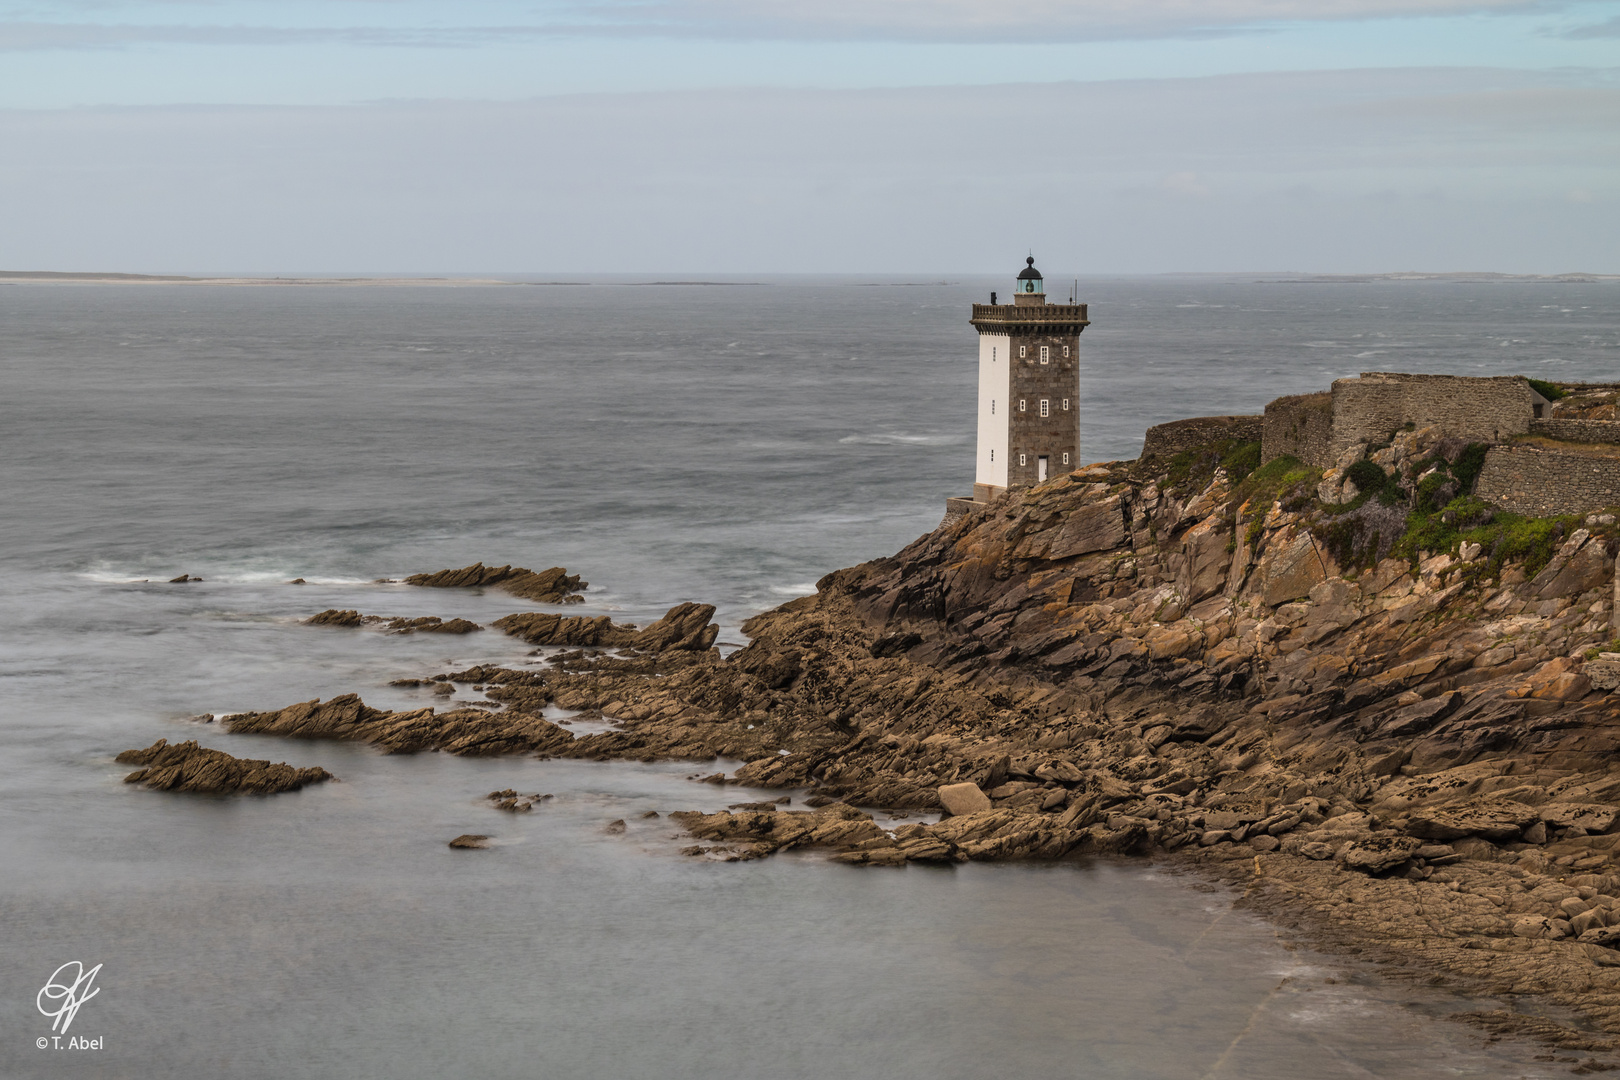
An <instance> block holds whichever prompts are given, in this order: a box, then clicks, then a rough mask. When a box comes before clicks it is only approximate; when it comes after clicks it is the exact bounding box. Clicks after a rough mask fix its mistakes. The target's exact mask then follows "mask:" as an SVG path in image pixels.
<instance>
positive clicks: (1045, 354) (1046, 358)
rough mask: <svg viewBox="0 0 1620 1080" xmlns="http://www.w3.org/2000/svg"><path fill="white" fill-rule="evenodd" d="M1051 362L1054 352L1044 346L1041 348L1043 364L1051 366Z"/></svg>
mask: <svg viewBox="0 0 1620 1080" xmlns="http://www.w3.org/2000/svg"><path fill="white" fill-rule="evenodd" d="M1051 362H1052V350H1051V349H1050V348H1048V347H1047V346H1045V345H1042V346H1041V363H1043V364H1049V363H1051Z"/></svg>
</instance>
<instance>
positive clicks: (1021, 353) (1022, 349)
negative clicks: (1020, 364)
mask: <svg viewBox="0 0 1620 1080" xmlns="http://www.w3.org/2000/svg"><path fill="white" fill-rule="evenodd" d="M1028 355H1029V346H1027V345H1020V346H1018V359H1020V360H1022V359H1023V358H1024V357H1026V356H1028Z"/></svg>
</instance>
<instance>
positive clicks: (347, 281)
mask: <svg viewBox="0 0 1620 1080" xmlns="http://www.w3.org/2000/svg"><path fill="white" fill-rule="evenodd" d="M1092 276H1094V277H1095V276H1101V277H1112V276H1119V277H1140V278H1198V279H1202V280H1209V279H1222V280H1230V281H1244V282H1250V283H1253V284H1257V285H1344V284H1350V285H1355V284H1370V283H1373V282H1436V281H1437V282H1460V283H1477V284H1487V285H1489V284H1512V283H1543V284H1553V285H1565V284H1591V283H1597V282H1609V281H1620V274H1589V273H1584V272H1571V273H1565V274H1504V273H1496V272H1494V271H1454V272H1447V273H1436V274H1430V273H1421V272H1418V271H1399V272H1394V273H1379V274H1312V273H1296V272H1292V271H1209V272H1201V271H1197V272H1195V271H1188V272H1181V271H1176V272H1171V273H1164V274H1121V275H1107V274H1104V275H1092ZM591 284H597V283H596V282H590V281H527V280H521V279H513V278H495V277H444V276H438V277H410V276H401V277H388V276H382V277H365V276H355V277H320V276H291V277H288V276H277V277H257V276H252V275H237V276H220V277H208V276H201V275H186V274H127V273H115V272H98V271H68V270H0V285H215V286H219V285H236V286H252V285H271V286H275V285H301V286H309V285H324V286H345V285H346V286H427V287H434V288H458V287H465V286H490V285H514V286H523V285H529V286H533V285H591ZM611 284H615V285H686V286H691V285H708V286H739V285H763V284H767V282H761V281H708V280H697V279H693V280H690V281H679V280H658V281H614V282H611ZM861 284H862V285H865V286H869V287H896V286H902V287H915V286H928V285H946V284H953V283H952V282H946V281H935V282H927V281H903V282H862V283H861Z"/></svg>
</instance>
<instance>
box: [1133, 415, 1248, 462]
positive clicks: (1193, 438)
mask: <svg viewBox="0 0 1620 1080" xmlns="http://www.w3.org/2000/svg"><path fill="white" fill-rule="evenodd" d="M1264 422H1265V417H1263V416H1195V417H1193V418H1192V419H1190V420H1172V421H1171V422H1170V423H1168V424H1156V425H1154V426H1153V427H1150V428H1148V429H1147V436H1146V437H1145V438H1144V439H1143V440H1142V456H1143V457H1145V458H1149V457H1171V456H1174V455H1176V454H1179V453H1181V452H1183V451H1185V450H1191V449H1193V448H1194V447H1198V446H1207V445H1208V444H1210V443H1213V442H1220V441H1221V440H1223V439H1237V440H1239V441H1240V442H1255V441H1257V440H1258V439H1259V438H1260V434H1261V431H1262V429H1263V428H1264Z"/></svg>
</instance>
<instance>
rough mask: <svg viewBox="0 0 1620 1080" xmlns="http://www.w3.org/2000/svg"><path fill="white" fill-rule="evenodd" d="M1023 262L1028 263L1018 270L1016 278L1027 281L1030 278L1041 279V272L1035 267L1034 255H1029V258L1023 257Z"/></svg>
mask: <svg viewBox="0 0 1620 1080" xmlns="http://www.w3.org/2000/svg"><path fill="white" fill-rule="evenodd" d="M1024 262H1026V263H1028V264H1029V265H1028V266H1025V267H1024V268H1023V269H1022V270H1020V271H1018V280H1019V281H1028V280H1030V279H1031V278H1033V279H1034V280H1036V281H1039V280H1041V272H1040V271H1039V270H1037V269H1035V256H1033V255H1031V256H1030V257H1029V258H1027V259H1025V260H1024Z"/></svg>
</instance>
